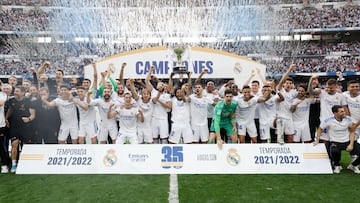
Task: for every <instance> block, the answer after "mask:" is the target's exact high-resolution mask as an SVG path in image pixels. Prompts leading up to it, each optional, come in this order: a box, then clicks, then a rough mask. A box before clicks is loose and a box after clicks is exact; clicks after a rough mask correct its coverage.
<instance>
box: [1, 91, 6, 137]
mask: <svg viewBox="0 0 360 203" xmlns="http://www.w3.org/2000/svg"><path fill="white" fill-rule="evenodd" d="M6 100H7V95H6V94H5V93H4V92H0V101H3V102H4V105H2V106H0V128H3V127H5V125H6V124H5V110H4V109H5V108H4V106H5V102H6ZM1 139H2V138H1Z"/></svg>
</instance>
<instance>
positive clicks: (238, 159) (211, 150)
mask: <svg viewBox="0 0 360 203" xmlns="http://www.w3.org/2000/svg"><path fill="white" fill-rule="evenodd" d="M255 173H258V174H262V173H268V174H269V173H270V174H275V173H292V174H294V173H295V174H296V173H301V174H317V173H325V174H329V173H332V169H331V165H330V161H329V158H328V155H327V152H326V149H325V146H324V145H323V144H319V145H317V146H313V145H312V144H285V145H279V144H225V145H224V147H223V150H219V149H218V148H217V145H215V144H190V145H110V144H109V145H24V147H23V150H22V153H21V156H20V160H19V164H18V169H17V174H255Z"/></svg>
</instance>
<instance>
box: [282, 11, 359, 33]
mask: <svg viewBox="0 0 360 203" xmlns="http://www.w3.org/2000/svg"><path fill="white" fill-rule="evenodd" d="M278 12H279V15H280V16H281V18H282V19H284V21H285V22H287V23H284V25H285V26H286V27H284V29H286V28H288V27H287V26H288V25H290V26H291V27H292V28H293V29H312V28H340V27H359V26H360V20H359V18H358V16H359V15H360V8H359V7H358V6H356V7H341V8H332V7H325V8H323V9H321V10H317V9H299V8H293V9H282V10H280V11H278Z"/></svg>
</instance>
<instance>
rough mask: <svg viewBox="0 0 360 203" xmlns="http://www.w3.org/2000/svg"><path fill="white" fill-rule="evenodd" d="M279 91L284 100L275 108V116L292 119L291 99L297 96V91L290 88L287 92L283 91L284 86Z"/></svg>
mask: <svg viewBox="0 0 360 203" xmlns="http://www.w3.org/2000/svg"><path fill="white" fill-rule="evenodd" d="M280 93H281V94H282V95H283V96H284V101H283V102H280V103H279V105H278V109H277V116H278V117H280V118H285V119H292V112H291V111H290V107H291V105H292V103H293V100H294V99H295V98H296V97H297V91H296V90H295V89H291V90H290V91H289V92H287V91H285V89H284V88H282V89H281V90H280Z"/></svg>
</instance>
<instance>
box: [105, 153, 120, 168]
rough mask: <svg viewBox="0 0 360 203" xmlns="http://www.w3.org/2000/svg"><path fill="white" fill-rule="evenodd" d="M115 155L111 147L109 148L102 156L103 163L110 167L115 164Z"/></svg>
mask: <svg viewBox="0 0 360 203" xmlns="http://www.w3.org/2000/svg"><path fill="white" fill-rule="evenodd" d="M117 159H118V158H117V156H116V154H115V150H113V149H109V150H108V151H107V154H106V155H105V156H104V159H103V162H104V165H105V166H107V167H112V166H114V165H115V164H116V162H117Z"/></svg>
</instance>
